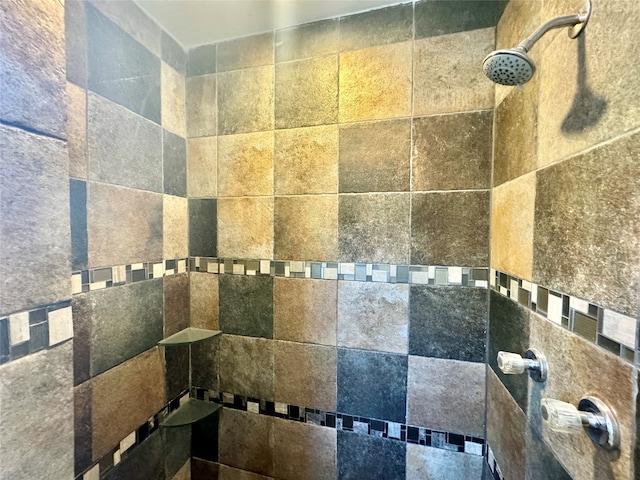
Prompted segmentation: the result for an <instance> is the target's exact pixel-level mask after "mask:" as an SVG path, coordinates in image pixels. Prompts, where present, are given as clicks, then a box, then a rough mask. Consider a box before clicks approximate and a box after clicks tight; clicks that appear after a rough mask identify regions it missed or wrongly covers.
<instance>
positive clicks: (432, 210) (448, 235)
mask: <svg viewBox="0 0 640 480" xmlns="http://www.w3.org/2000/svg"><path fill="white" fill-rule="evenodd" d="M488 257H489V192H483V191H478V192H444V193H415V194H413V197H412V205H411V263H412V264H418V265H460V266H472V267H482V266H487V264H488V261H489V258H488Z"/></svg>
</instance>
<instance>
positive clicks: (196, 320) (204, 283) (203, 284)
mask: <svg viewBox="0 0 640 480" xmlns="http://www.w3.org/2000/svg"><path fill="white" fill-rule="evenodd" d="M218 281H219V277H218V275H212V274H210V273H200V272H191V273H190V274H189V293H190V296H191V306H190V311H191V326H192V327H196V328H208V329H210V330H219V329H220V326H219V324H218V307H219V294H218Z"/></svg>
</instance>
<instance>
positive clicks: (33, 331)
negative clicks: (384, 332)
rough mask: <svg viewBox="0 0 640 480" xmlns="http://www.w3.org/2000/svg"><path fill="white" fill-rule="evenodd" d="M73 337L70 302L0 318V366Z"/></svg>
mask: <svg viewBox="0 0 640 480" xmlns="http://www.w3.org/2000/svg"><path fill="white" fill-rule="evenodd" d="M72 337H73V320H72V314H71V300H66V301H63V302H59V303H55V304H53V305H47V306H44V307H39V308H36V309H33V310H28V311H24V312H17V313H13V314H11V315H8V316H6V317H3V318H0V364H3V363H6V362H9V361H12V360H16V359H18V358H21V357H24V356H26V355H30V354H32V353H36V352H39V351H40V350H45V349H48V348H52V347H55V346H57V345H59V344H61V343H62V342H65V341H66V340H69V339H70V338H72Z"/></svg>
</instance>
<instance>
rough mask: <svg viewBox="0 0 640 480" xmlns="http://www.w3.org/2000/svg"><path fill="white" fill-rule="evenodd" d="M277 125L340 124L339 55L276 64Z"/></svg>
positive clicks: (285, 126)
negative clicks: (338, 121)
mask: <svg viewBox="0 0 640 480" xmlns="http://www.w3.org/2000/svg"><path fill="white" fill-rule="evenodd" d="M275 88H276V90H275V122H276V128H295V127H306V126H311V125H324V124H329V123H336V122H337V120H338V55H328V56H326V57H316V58H310V59H307V60H298V61H295V62H287V63H279V64H278V65H276V87H275Z"/></svg>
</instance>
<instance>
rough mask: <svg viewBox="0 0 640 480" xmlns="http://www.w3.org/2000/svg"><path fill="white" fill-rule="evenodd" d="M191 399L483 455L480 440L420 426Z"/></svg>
mask: <svg viewBox="0 0 640 480" xmlns="http://www.w3.org/2000/svg"><path fill="white" fill-rule="evenodd" d="M191 396H193V397H194V398H197V399H199V400H205V401H207V400H208V401H210V402H215V403H221V404H222V405H223V406H225V407H227V408H233V409H236V410H242V411H246V412H250V413H256V414H259V415H268V416H272V417H278V418H282V419H285V420H292V421H295V422H301V423H311V424H314V425H318V426H321V427H328V428H334V429H337V430H343V431H348V432H354V433H358V434H360V435H370V436H374V437H380V438H388V439H392V440H398V441H401V442H407V443H414V444H416V445H423V446H427V447H435V448H440V449H442V450H449V451H454V452H459V453H466V454H469V455H477V456H483V455H484V454H485V451H484V450H485V448H484V447H485V441H484V439H482V438H478V437H471V436H469V435H462V434H459V433H455V432H443V431H438V430H431V429H429V428H426V427H421V426H415V425H407V424H403V423H396V422H389V421H386V420H381V419H376V418H368V417H360V416H357V415H349V414H345V413H340V412H332V411H327V410H321V409H316V408H312V407H303V406H300V405H291V404H286V403H281V402H272V401H269V400H264V399H256V398H250V397H245V396H242V395H237V394H233V393H229V392H216V391H209V390H205V389H203V388H197V387H193V388H192V390H191Z"/></svg>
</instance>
